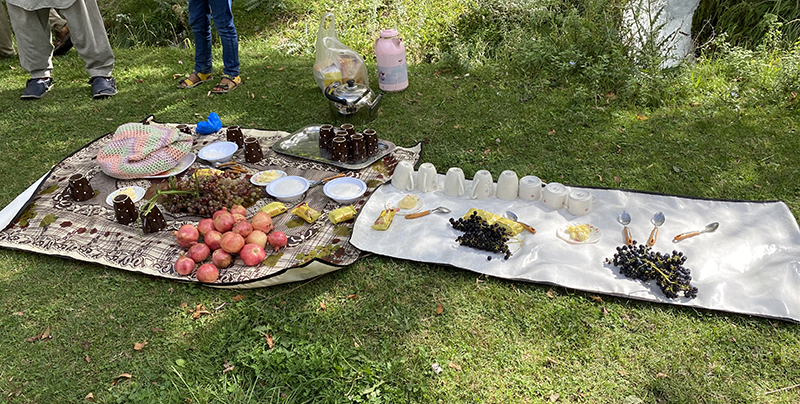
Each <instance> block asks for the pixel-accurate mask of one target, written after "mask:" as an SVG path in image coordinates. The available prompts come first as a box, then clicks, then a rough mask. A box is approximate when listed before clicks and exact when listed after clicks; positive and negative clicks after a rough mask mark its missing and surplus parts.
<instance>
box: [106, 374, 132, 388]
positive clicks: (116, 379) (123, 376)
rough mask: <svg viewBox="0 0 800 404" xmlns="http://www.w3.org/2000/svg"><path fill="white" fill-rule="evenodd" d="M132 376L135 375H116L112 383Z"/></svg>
mask: <svg viewBox="0 0 800 404" xmlns="http://www.w3.org/2000/svg"><path fill="white" fill-rule="evenodd" d="M131 377H133V376H131V375H130V373H123V374H121V375H119V376H117V377H115V378H114V380H112V381H111V385H112V386H113V385H115V384H117V382H119V381H120V380H122V379H130V378H131Z"/></svg>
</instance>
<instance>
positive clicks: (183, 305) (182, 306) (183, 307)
mask: <svg viewBox="0 0 800 404" xmlns="http://www.w3.org/2000/svg"><path fill="white" fill-rule="evenodd" d="M188 306H189V304H188V303H186V302H183V303H181V308H182V309H185V308H186V307H188Z"/></svg>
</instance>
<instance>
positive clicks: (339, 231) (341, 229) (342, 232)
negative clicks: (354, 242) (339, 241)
mask: <svg viewBox="0 0 800 404" xmlns="http://www.w3.org/2000/svg"><path fill="white" fill-rule="evenodd" d="M352 232H353V229H351V228H350V227H347V226H336V227H334V228H333V234H335V235H337V236H343V237H344V236H349V235H350V233H352Z"/></svg>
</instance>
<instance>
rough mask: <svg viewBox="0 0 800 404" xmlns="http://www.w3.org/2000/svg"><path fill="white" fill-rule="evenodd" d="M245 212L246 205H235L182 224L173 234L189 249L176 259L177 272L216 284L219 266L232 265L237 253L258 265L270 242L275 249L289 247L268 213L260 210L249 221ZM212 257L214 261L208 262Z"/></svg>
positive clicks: (248, 263)
mask: <svg viewBox="0 0 800 404" xmlns="http://www.w3.org/2000/svg"><path fill="white" fill-rule="evenodd" d="M246 215H247V209H245V207H244V206H242V205H234V206H233V207H232V208H231V209H230V211H229V210H228V209H226V208H224V207H223V208H221V209H220V210H218V211H216V212H214V215H213V216H212V217H211V218H206V219H203V220H200V222H199V223H198V224H197V226H195V225H193V224H184V225H183V226H181V227H180V228H179V229H178V230H177V231H175V233H174V234H175V239H176V241H177V242H178V245H179V246H181V247H183V248H187V251H186V253H185V254H181V256H180V257H179V258H178V260H177V261H175V271H176V272H177V273H178V274H180V275H184V276H186V275H191V274H192V272H195V277H197V280H198V281H200V282H204V283H213V282H216V281H217V278H219V270H220V269H222V268H227V267H229V266H230V265H231V264H233V262H234V261H235V259H236V254H238V256H239V258H241V259H242V261H243V262H244V264H245V265H248V266H256V265H258V264H260V263H261V262H262V261H264V258H266V256H267V253H266V251H265V250H264V249H265V248H266V246H267V244H269V246H270V247H271V248H272V249H273V250H274V251H278V250H279V249H281V248H282V247H285V246H286V241H287V240H286V234H284V233H283V232H280V231H272V216H270V215H269V213H266V212H258V213H256V214H255V215H253V217H251V218H250V220H249V221H248V220H247V216H246ZM200 236H202V237H203V239H202V241H200ZM209 257H211V262H205V261H206V260H207V259H208V258H209ZM198 264H199V265H200V266H199V267H198V268H197V271H195V266H196V265H198Z"/></svg>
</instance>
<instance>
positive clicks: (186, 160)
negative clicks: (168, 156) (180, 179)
mask: <svg viewBox="0 0 800 404" xmlns="http://www.w3.org/2000/svg"><path fill="white" fill-rule="evenodd" d="M196 158H197V155H196V154H194V153H188V154H187V155H185V156H183V158H182V159H181V161H179V162H178V165H177V166H175V167H172V168H170V169H169V170H167V171H164V172H163V173H161V174H156V175H150V176H147V177H142V178H146V179H158V178H167V177H172V176H173V175H178V174H180V173H182V172H184V171H186V169H187V168H189V167H190V166H191V165H192V163H194V160H195V159H196Z"/></svg>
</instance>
